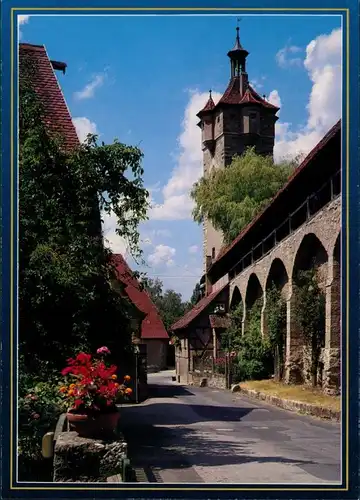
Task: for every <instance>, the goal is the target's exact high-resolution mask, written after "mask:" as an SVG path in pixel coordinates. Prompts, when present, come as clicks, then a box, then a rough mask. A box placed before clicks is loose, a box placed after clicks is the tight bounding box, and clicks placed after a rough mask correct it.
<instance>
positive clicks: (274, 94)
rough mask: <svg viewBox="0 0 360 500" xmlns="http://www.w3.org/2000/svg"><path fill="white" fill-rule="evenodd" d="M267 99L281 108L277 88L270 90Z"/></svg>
mask: <svg viewBox="0 0 360 500" xmlns="http://www.w3.org/2000/svg"><path fill="white" fill-rule="evenodd" d="M268 101H269V102H270V103H271V104H273V105H274V106H277V107H278V108H281V99H280V95H279V92H278V91H277V90H272V91H271V92H270V94H269V97H268Z"/></svg>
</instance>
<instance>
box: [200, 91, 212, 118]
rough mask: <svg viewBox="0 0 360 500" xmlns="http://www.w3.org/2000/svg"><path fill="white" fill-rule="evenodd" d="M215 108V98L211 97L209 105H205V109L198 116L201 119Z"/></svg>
mask: <svg viewBox="0 0 360 500" xmlns="http://www.w3.org/2000/svg"><path fill="white" fill-rule="evenodd" d="M214 108H215V103H214V101H213V98H212V97H211V95H210V97H209V99H208V101H207V103H206V104H205V106H204V107H203V109H202V110H201V111H199V112H198V114H197V115H196V116H199V117H200V116H201V115H202V114H204V113H206V112H207V111H212V110H213V109H214Z"/></svg>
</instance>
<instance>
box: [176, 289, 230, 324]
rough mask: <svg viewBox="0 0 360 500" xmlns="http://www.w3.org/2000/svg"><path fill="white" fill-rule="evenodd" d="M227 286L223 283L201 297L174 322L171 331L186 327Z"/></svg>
mask: <svg viewBox="0 0 360 500" xmlns="http://www.w3.org/2000/svg"><path fill="white" fill-rule="evenodd" d="M227 286H228V284H226V285H224V286H223V287H222V288H219V290H216V291H215V292H212V293H210V294H209V295H207V296H206V297H204V298H202V299H201V300H200V301H199V302H198V303H197V304H196V305H195V306H194V307H193V308H192V309H191V310H190V311H188V312H187V313H186V314H185V315H184V316H183V317H182V318H180V319H179V320H178V321H177V322H176V323H174V324H173V325H172V327H171V328H170V329H171V330H172V331H175V330H181V329H183V328H186V327H187V326H188V325H189V324H190V323H192V322H193V321H194V319H195V318H197V317H198V316H199V314H200V313H202V312H203V311H204V310H205V309H206V308H207V307H208V306H209V305H210V304H211V302H212V301H213V300H214V299H215V298H216V297H217V296H218V295H219V294H220V293H221V292H222V291H223V290H224V289H225V288H226V287H227Z"/></svg>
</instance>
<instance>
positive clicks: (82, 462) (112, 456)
mask: <svg viewBox="0 0 360 500" xmlns="http://www.w3.org/2000/svg"><path fill="white" fill-rule="evenodd" d="M59 431H60V432H59ZM54 437H55V446H54V461H53V481H54V482H65V483H69V482H74V483H78V482H81V483H98V482H114V477H116V478H117V479H116V480H117V482H123V481H125V480H126V478H123V477H122V475H123V465H124V462H127V461H128V460H127V443H126V441H125V439H124V436H123V435H122V434H121V433H119V432H118V431H117V432H116V435H114V438H113V439H107V440H101V439H89V438H83V437H80V436H79V435H78V434H77V433H76V432H73V431H70V432H69V431H67V425H66V422H64V420H63V418H62V421H59V425H58V432H56V431H55V436H54Z"/></svg>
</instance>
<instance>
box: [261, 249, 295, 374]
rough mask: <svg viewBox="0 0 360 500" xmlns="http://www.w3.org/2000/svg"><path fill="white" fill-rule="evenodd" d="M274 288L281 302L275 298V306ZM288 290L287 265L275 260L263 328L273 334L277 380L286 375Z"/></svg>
mask: <svg viewBox="0 0 360 500" xmlns="http://www.w3.org/2000/svg"><path fill="white" fill-rule="evenodd" d="M272 287H275V288H276V289H277V290H278V291H279V292H280V297H279V299H280V301H278V300H277V298H276V296H275V303H274V304H272V303H271V299H274V296H273V292H272ZM288 289H289V277H288V273H287V271H286V268H285V265H284V263H283V261H282V260H281V259H279V258H275V259H274V260H273V261H272V263H271V266H270V270H269V273H268V276H267V279H266V284H265V307H264V313H263V324H264V327H263V328H264V331H265V333H267V334H271V335H272V338H273V339H274V344H273V363H274V372H273V374H274V377H275V379H276V380H282V379H283V378H284V375H285V359H286V299H287V298H288V291H289V290H288ZM273 306H274V307H273ZM275 325H276V326H275ZM271 327H272V328H271ZM274 330H275V331H274ZM275 339H276V340H275Z"/></svg>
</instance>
